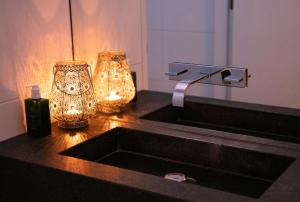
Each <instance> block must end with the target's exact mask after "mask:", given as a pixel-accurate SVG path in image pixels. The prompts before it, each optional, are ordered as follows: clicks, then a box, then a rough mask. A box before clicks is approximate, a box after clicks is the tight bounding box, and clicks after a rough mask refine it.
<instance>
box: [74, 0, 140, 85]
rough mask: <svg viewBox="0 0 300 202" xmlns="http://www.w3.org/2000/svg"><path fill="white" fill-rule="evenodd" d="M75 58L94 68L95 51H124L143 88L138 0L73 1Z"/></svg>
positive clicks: (96, 52)
mask: <svg viewBox="0 0 300 202" xmlns="http://www.w3.org/2000/svg"><path fill="white" fill-rule="evenodd" d="M72 3H73V13H74V15H73V19H74V39H75V45H76V46H75V53H76V54H75V55H76V59H84V60H87V61H88V62H89V63H90V64H92V69H93V70H94V68H95V64H96V61H97V54H98V53H99V52H101V51H106V50H122V51H125V52H126V55H127V58H128V60H129V63H130V64H131V70H132V71H136V72H137V84H138V89H142V88H144V81H143V77H144V76H143V74H144V72H143V69H142V68H143V47H142V45H143V44H142V40H143V39H142V22H143V21H142V20H143V18H142V15H143V13H142V3H143V1H141V0H126V1H120V0H109V1H108V0H96V1H95V0H89V1H86V0H73V1H72Z"/></svg>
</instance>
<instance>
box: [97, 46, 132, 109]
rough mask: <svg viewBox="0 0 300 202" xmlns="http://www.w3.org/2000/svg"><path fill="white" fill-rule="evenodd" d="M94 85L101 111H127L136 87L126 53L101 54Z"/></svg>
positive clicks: (108, 52)
mask: <svg viewBox="0 0 300 202" xmlns="http://www.w3.org/2000/svg"><path fill="white" fill-rule="evenodd" d="M93 85H94V88H95V94H96V98H97V104H98V110H99V111H101V112H104V113H117V112H121V111H124V110H125V109H126V104H127V103H129V102H130V100H132V99H133V98H134V96H135V87H134V83H133V80H132V77H131V73H130V69H129V64H128V61H127V59H126V55H125V53H124V52H122V51H106V52H102V53H99V55H98V61H97V66H96V70H95V74H94V77H93Z"/></svg>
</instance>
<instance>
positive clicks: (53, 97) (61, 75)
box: [49, 61, 97, 128]
mask: <svg viewBox="0 0 300 202" xmlns="http://www.w3.org/2000/svg"><path fill="white" fill-rule="evenodd" d="M88 67H89V66H88V64H87V63H85V62H80V61H71V62H68V61H66V62H59V63H57V64H56V65H55V66H54V68H53V69H54V71H53V73H54V80H53V84H52V90H51V93H50V97H49V100H50V113H51V115H52V116H53V117H54V118H55V119H57V120H58V125H59V126H61V127H63V128H79V127H83V126H86V125H87V123H88V117H89V116H91V115H94V114H95V113H96V111H97V102H96V96H95V94H94V89H93V85H92V82H91V77H90V75H89V72H88Z"/></svg>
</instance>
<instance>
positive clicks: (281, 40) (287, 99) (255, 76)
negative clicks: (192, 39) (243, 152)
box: [232, 0, 300, 108]
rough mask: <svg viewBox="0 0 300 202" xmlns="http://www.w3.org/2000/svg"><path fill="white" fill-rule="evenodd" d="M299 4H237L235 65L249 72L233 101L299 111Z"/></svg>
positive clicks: (249, 0) (258, 0)
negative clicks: (243, 86)
mask: <svg viewBox="0 0 300 202" xmlns="http://www.w3.org/2000/svg"><path fill="white" fill-rule="evenodd" d="M299 8H300V1H299V0H284V1H283V0H236V1H235V10H234V12H233V64H234V65H241V66H244V67H247V68H249V71H250V73H251V75H252V78H251V79H250V80H249V87H248V88H246V89H232V99H234V100H241V101H246V102H254V103H262V104H270V105H278V106H286V107H292V108H300V84H299V78H300V12H299Z"/></svg>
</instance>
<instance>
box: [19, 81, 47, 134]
mask: <svg viewBox="0 0 300 202" xmlns="http://www.w3.org/2000/svg"><path fill="white" fill-rule="evenodd" d="M25 113H26V125H27V134H28V135H29V136H33V137H42V136H46V135H50V134H51V121H50V111H49V100H48V99H44V98H41V95H40V88H39V86H38V85H32V86H31V98H27V99H25Z"/></svg>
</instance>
